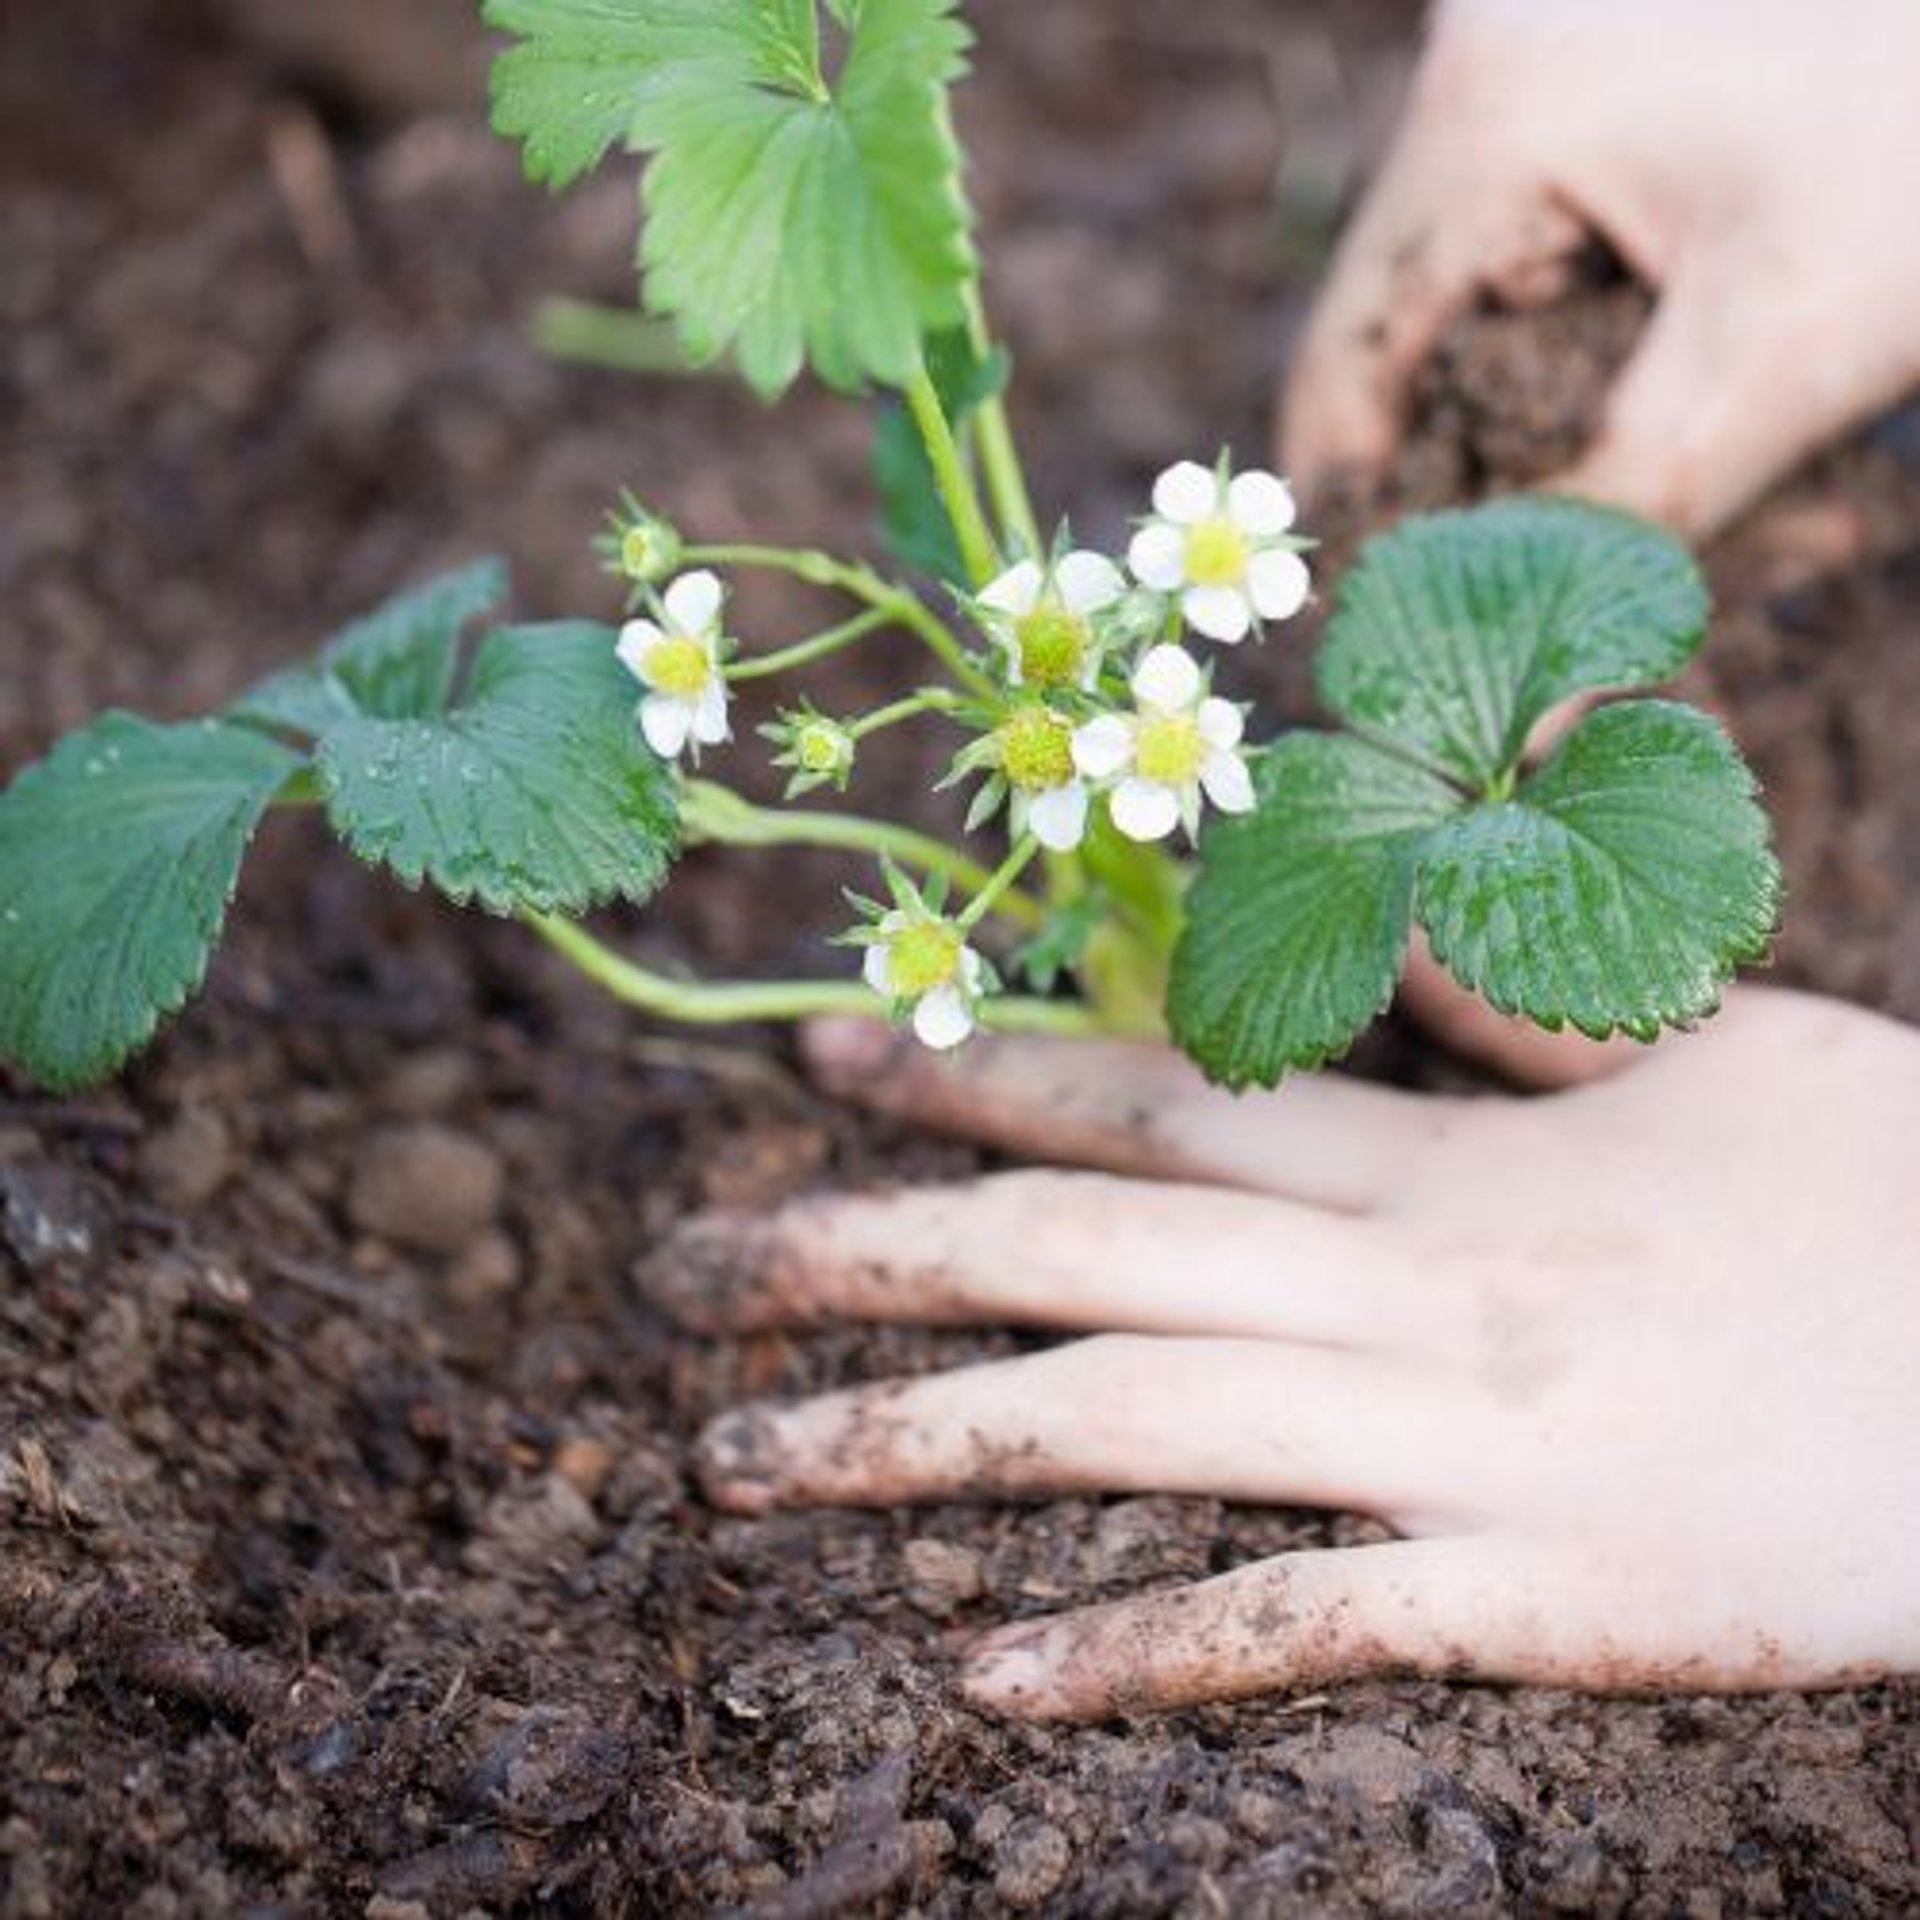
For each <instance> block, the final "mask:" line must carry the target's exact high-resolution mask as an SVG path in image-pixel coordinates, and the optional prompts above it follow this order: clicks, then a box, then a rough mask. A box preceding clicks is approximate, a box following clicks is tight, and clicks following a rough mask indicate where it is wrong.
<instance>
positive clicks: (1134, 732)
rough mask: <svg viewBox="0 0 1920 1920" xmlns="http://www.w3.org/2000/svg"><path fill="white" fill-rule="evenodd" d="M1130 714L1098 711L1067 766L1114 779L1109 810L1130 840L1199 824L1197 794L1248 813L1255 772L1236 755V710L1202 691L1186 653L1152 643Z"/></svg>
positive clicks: (1077, 738)
mask: <svg viewBox="0 0 1920 1920" xmlns="http://www.w3.org/2000/svg"><path fill="white" fill-rule="evenodd" d="M1132 685H1133V697H1134V700H1135V702H1136V711H1135V712H1133V713H1103V714H1100V715H1099V716H1098V717H1097V718H1095V719H1092V720H1089V721H1088V722H1087V723H1086V725H1085V726H1083V727H1081V728H1080V729H1079V731H1078V732H1076V733H1075V734H1074V736H1073V763H1074V765H1075V766H1076V767H1078V768H1079V769H1080V771H1081V773H1082V774H1084V775H1085V776H1086V778H1087V779H1089V780H1098V781H1102V782H1107V781H1110V782H1112V785H1111V787H1110V788H1109V790H1108V794H1107V809H1108V811H1109V812H1110V813H1111V814H1112V816H1113V824H1114V825H1115V826H1116V827H1118V828H1119V830H1120V831H1121V832H1122V833H1124V834H1125V835H1126V836H1127V838H1128V839H1129V840H1164V839H1165V838H1166V837H1167V835H1168V834H1170V833H1171V832H1172V831H1173V830H1174V828H1175V827H1176V826H1181V825H1184V826H1185V827H1186V830H1187V833H1188V835H1189V837H1191V836H1193V835H1194V834H1196V833H1198V831H1199V827H1200V806H1201V796H1202V795H1203V794H1204V795H1205V797H1206V798H1207V799H1208V800H1210V801H1212V802H1213V804H1214V805H1215V806H1216V807H1218V808H1219V810H1220V811H1221V812H1222V813H1248V812H1251V811H1252V808H1253V803H1254V794H1253V776H1252V775H1251V774H1250V773H1248V771H1247V763H1246V761H1245V760H1243V759H1242V758H1241V756H1240V750H1239V749H1240V733H1241V719H1240V709H1239V708H1238V707H1236V706H1235V705H1234V704H1233V702H1232V701H1230V700H1222V699H1220V698H1218V697H1217V696H1215V695H1213V694H1210V693H1208V691H1207V683H1206V678H1205V676H1204V675H1203V674H1202V673H1201V671H1200V668H1199V666H1198V665H1197V664H1196V662H1195V661H1194V658H1193V656H1192V654H1190V653H1188V652H1186V651H1185V650H1184V649H1182V648H1180V647H1175V646H1158V647H1154V648H1153V649H1152V650H1151V651H1150V652H1149V653H1148V654H1147V656H1146V658H1145V659H1144V660H1142V661H1141V662H1140V665H1139V666H1138V668H1136V669H1135V671H1134V676H1133V682H1132Z"/></svg>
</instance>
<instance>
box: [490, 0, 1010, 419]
mask: <svg viewBox="0 0 1920 1920" xmlns="http://www.w3.org/2000/svg"><path fill="white" fill-rule="evenodd" d="M834 12H835V15H836V17H837V18H838V20H839V21H840V23H841V25H842V26H843V27H844V28H845V30H846V36H847V47H846V53H845V58H844V61H843V62H842V64H841V67H840V71H839V74H838V75H837V77H835V78H834V79H832V80H831V81H830V80H829V79H828V77H827V74H826V70H825V67H824V66H823V64H822V58H821V45H820V27H819V17H818V13H817V10H816V8H815V6H814V4H813V0H488V5H487V8H486V17H487V19H488V21H489V22H490V23H491V24H492V25H493V26H495V27H498V28H500V29H502V30H503V31H505V32H508V33H511V34H514V35H516V36H518V37H519V39H520V44H519V45H518V46H516V47H514V48H512V49H511V50H509V51H508V52H505V53H503V54H502V55H500V57H499V58H498V59H497V60H496V62H495V64H494V125H495V127H496V128H497V129H498V130H499V131H500V132H502V133H504V134H508V135H511V136H515V137H517V138H519V139H521V140H523V141H524V143H525V148H526V164H527V170H528V172H529V173H530V174H531V175H532V176H533V177H534V178H536V179H542V180H547V181H550V182H551V183H553V184H554V185H563V184H565V183H566V182H567V181H568V180H571V179H574V178H576V177H577V176H578V175H579V174H581V173H583V172H585V171H586V170H587V169H588V168H590V167H592V166H594V165H596V164H597V163H598V162H599V161H600V159H601V158H602V157H603V156H604V155H605V154H606V152H607V150H608V149H609V148H610V147H611V146H613V145H614V144H615V143H616V142H622V143H624V144H626V145H628V146H630V147H632V148H634V149H636V150H638V151H641V152H644V153H647V154H650V155H651V156H652V164H651V165H650V166H649V168H648V170H647V175H646V180H645V184H644V189H643V193H644V204H645V213H646V220H645V226H644V229H643V232H642V236H641V264H642V266H643V268H644V269H645V272H646V294H647V304H648V305H649V307H650V308H651V309H652V310H653V311H654V312H656V313H663V314H671V315H672V316H674V317H675V319H676V320H677V321H678V323H679V326H680V331H681V338H682V340H683V342H684V344H685V346H686V348H687V352H688V356H689V358H690V359H692V360H693V361H695V362H696V363H701V362H705V361H707V360H711V359H713V358H715V357H717V356H718V355H719V354H721V353H723V352H725V351H726V350H727V349H728V348H732V349H734V350H735V352H736V353H737V355H738V358H739V361H740V367H741V371H742V372H743V373H744V374H745V376H746V378H747V379H748V380H749V381H750V382H751V383H752V384H753V385H754V386H755V387H756V388H758V389H759V390H760V391H761V392H763V393H767V394H775V393H778V392H780V391H782V390H783V389H784V388H785V387H786V386H787V385H788V384H789V383H790V382H791V381H792V380H793V378H794V376H795V375H796V374H797V373H798V372H799V371H800V368H801V366H802V364H803V363H809V364H811V365H812V366H813V368H814V370H815V371H816V372H817V373H819V375H820V376H821V377H822V378H823V379H825V380H827V381H828V382H829V383H831V384H832V385H835V386H839V387H845V388H853V387H858V386H859V385H861V384H862V383H863V382H864V381H866V380H869V379H874V380H880V381H884V382H887V383H889V384H891V385H895V386H898V385H902V384H904V383H905V382H906V380H907V379H908V378H909V376H910V375H911V374H912V372H913V371H914V369H915V367H916V366H917V365H918V363H919V355H920V341H921V338H922V336H923V335H925V334H926V333H929V332H932V331H934V330H936V329H939V328H942V327H950V326H954V325H957V324H959V323H960V322H961V321H962V320H963V319H964V318H965V294H966V289H967V288H968V286H969V285H970V284H971V282H972V279H973V275H974V271H975V263H974V255H973V249H972V243H971V240H970V238H969V234H968V227H969V217H968V212H967V206H966V201H965V198H964V195H963V194H962V191H961V186H960V158H959V150H958V147H957V146H956V144H955V142H954V139H953V134H952V130H951V127H950V124H949V120H948V112H947V90H948V87H949V86H950V84H951V83H952V82H953V81H954V79H956V78H957V77H958V75H959V74H960V72H961V71H962V69H963V66H964V56H965V51H966V47H967V44H968V34H967V30H966V28H965V27H964V26H963V25H962V24H961V22H960V21H959V20H958V19H957V18H956V16H955V0H859V4H857V5H855V4H853V3H852V0H841V3H840V4H838V5H836V7H835V9H834Z"/></svg>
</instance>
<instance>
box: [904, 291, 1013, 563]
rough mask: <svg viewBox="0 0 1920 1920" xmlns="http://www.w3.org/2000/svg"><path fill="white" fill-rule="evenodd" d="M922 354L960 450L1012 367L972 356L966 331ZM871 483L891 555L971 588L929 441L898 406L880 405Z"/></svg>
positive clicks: (937, 338) (991, 357) (993, 357)
mask: <svg viewBox="0 0 1920 1920" xmlns="http://www.w3.org/2000/svg"><path fill="white" fill-rule="evenodd" d="M926 354H927V371H928V373H929V374H930V375H931V376H932V379H933V385H934V390H935V392H937V393H938V394H939V396H940V404H941V406H942V407H943V408H944V409H945V410H946V415H947V418H948V420H949V421H951V422H952V423H953V426H954V430H955V432H956V434H958V435H960V436H961V437H962V440H963V444H964V438H965V434H966V428H967V422H968V420H969V419H970V418H971V416H972V414H973V412H974V410H975V409H976V408H977V407H979V406H980V405H981V403H982V402H983V401H987V400H991V399H992V398H993V397H994V396H995V395H996V394H997V393H999V392H1001V391H1002V390H1003V389H1004V388H1005V386H1006V384H1007V378H1008V375H1009V373H1010V371H1011V363H1010V362H1009V360H1008V358H1007V356H1006V354H1005V353H1002V352H994V353H990V354H988V355H987V356H986V357H985V358H984V359H983V358H982V357H981V356H980V355H978V354H976V353H975V352H974V350H973V344H972V341H971V340H970V339H969V337H968V334H967V331H966V329H965V328H964V327H962V328H955V329H953V330H952V331H950V332H947V333H942V334H936V335H934V336H933V338H932V339H930V340H929V341H928V342H927V347H926ZM873 477H874V482H875V484H876V486H877V487H878V488H879V492H880V531H881V534H882V536H883V537H884V539H885V540H886V543H887V548H888V551H889V552H891V553H892V554H893V556H894V557H895V558H896V559H897V560H899V561H900V562H901V563H902V564H903V565H906V566H909V567H915V568H918V569H919V570H920V571H921V572H922V573H928V574H931V575H932V576H933V577H934V578H935V579H937V580H944V581H946V582H947V583H948V584H949V585H950V586H955V587H959V588H961V589H963V590H970V589H971V588H972V585H973V578H972V575H971V574H970V573H969V571H968V569H967V563H966V560H965V558H964V557H963V556H962V554H961V552H960V541H959V537H958V536H957V535H956V534H955V533H954V530H953V521H952V519H951V518H950V517H949V516H948V513H947V507H946V502H945V501H944V500H942V499H941V497H940V487H939V483H938V482H937V481H936V480H935V479H934V476H933V462H932V461H931V460H929V459H928V458H927V448H926V442H925V441H923V440H922V439H921V438H920V431H919V429H918V428H917V427H916V426H915V425H914V423H913V416H912V415H911V414H910V413H909V412H908V411H907V409H906V407H905V406H904V405H903V404H902V403H901V402H900V401H898V400H891V399H890V400H886V401H883V402H882V403H881V407H880V413H879V418H878V420H877V422H876V423H875V428H874V439H873Z"/></svg>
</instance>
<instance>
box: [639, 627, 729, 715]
mask: <svg viewBox="0 0 1920 1920" xmlns="http://www.w3.org/2000/svg"><path fill="white" fill-rule="evenodd" d="M645 672H646V676H647V685H648V686H650V687H652V688H653V690H654V691H655V692H656V693H666V694H671V695H672V696H673V698H674V699H676V700H694V699H698V698H699V696H700V695H701V694H703V693H705V692H706V690H707V681H708V680H709V679H710V678H711V677H712V674H713V662H712V660H711V659H710V658H709V657H708V655H707V650H706V648H705V647H703V646H702V645H701V644H700V642H699V641H697V640H688V639H685V638H683V637H682V636H680V635H679V634H674V635H672V636H671V637H669V638H668V639H665V640H662V641H661V642H660V644H659V645H658V646H657V647H655V648H654V650H653V651H652V652H651V653H650V654H648V655H647V660H646V667H645Z"/></svg>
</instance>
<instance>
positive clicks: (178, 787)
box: [0, 713, 302, 1091]
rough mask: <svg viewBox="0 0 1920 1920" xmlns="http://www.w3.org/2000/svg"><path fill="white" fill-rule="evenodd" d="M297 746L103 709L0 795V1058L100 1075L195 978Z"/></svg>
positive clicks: (70, 1084) (76, 1082)
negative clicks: (156, 723)
mask: <svg viewBox="0 0 1920 1920" xmlns="http://www.w3.org/2000/svg"><path fill="white" fill-rule="evenodd" d="M301 764H302V762H301V759H300V757H299V755H297V754H295V753H292V752H290V751H289V750H288V749H287V748H285V747H283V746H280V745H279V744H278V743H277V742H275V741H273V740H269V739H267V738H266V737H265V736H264V735H262V734H259V733H255V732H252V731H250V730H249V729H247V728H244V727H233V726H224V725H221V724H219V723H217V722H214V721H204V722H198V723H194V724H191V725H187V726H173V727H162V726H154V725H152V724H151V723H150V722H148V721H145V720H137V719H135V718H133V717H132V716H131V715H130V714H124V713H109V714H106V715H103V716H102V717H101V718H100V719H98V720H96V721H95V722H94V723H93V724H92V725H91V726H90V727H87V728H86V729H85V730H84V731H82V732H80V733H76V734H73V735H71V736H69V737H68V738H67V739H66V740H63V741H62V742H61V743H60V745H59V746H57V747H56V748H55V749H54V750H53V752H52V753H51V754H50V755H49V756H48V758H47V759H45V760H44V761H42V762H41V763H40V764H39V765H38V766H34V767H29V768H28V769H27V771H26V772H24V773H23V774H21V775H20V777H19V778H18V779H17V780H16V781H15V782H14V783H13V785H12V787H11V788H10V789H9V790H8V791H7V793H6V794H5V795H4V796H0V1055H4V1056H5V1057H6V1058H7V1059H8V1060H10V1061H13V1062H15V1063H17V1064H18V1065H19V1066H21V1067H23V1068H24V1069H25V1070H26V1071H27V1072H28V1073H30V1074H32V1075H33V1076H34V1078H35V1079H37V1080H39V1081H42V1082H43V1083H44V1084H46V1085H47V1086H50V1087H54V1088H57V1089H60V1090H62V1091H65V1090H67V1089H70V1088H74V1087H80V1086H85V1085H87V1084H88V1083H89V1082H91V1081H95V1080H99V1079H102V1078H104V1077H105V1076H106V1075H107V1074H109V1073H111V1072H112V1071H113V1070H114V1068H116V1067H117V1066H119V1065H120V1063H121V1062H122V1061H123V1060H125V1059H126V1058H127V1056H128V1055H129V1054H131V1053H133V1052H134V1051H135V1050H136V1049H137V1048H139V1047H141V1046H144V1045H145V1044H146V1042H147V1041H148V1040H149V1039H151V1038H152V1035H153V1031H154V1029H155V1027H156V1026H157V1025H158V1024H159V1022H160V1020H161V1018H162V1017H163V1016H164V1015H167V1014H170V1013H174V1012H176V1011H178V1009H179V1008H180V1007H182V1006H184V1005H185V1004H186V1002H187V1000H188V999H189V998H190V997H191V996H192V994H193V993H194V991H195V989H196V988H198V986H199V985H200V982H201V980H202V979H203V978H204V977H205V974H206V970H207V961H208V957H209V955H210V954H211V953H212V951H213V944H214V942H215V940H217V939H218V937H219V934H220V929H221V926H222V924H223V923H224V921H225V919H226V913H227V907H228V904H229V902H230V901H231V900H232V898H233V889H234V883H235V881H236V879H237V878H238V876H239V871H240V861H241V858H242V856H243V855H244V854H245V852H246V848H247V843H248V841H249V840H250V839H251V838H252V836H253V832H254V829H255V828H256V827H257V826H258V825H259V823H260V817H261V815H262V814H263V813H264V812H265V811H266V808H267V805H268V803H269V802H270V801H271V800H272V799H273V796H274V795H275V794H276V793H277V792H278V791H279V790H280V788H281V787H282V786H283V785H284V784H285V783H286V781H287V780H288V779H289V778H290V777H291V776H292V775H293V774H295V773H296V772H298V770H299V769H300V766H301Z"/></svg>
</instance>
